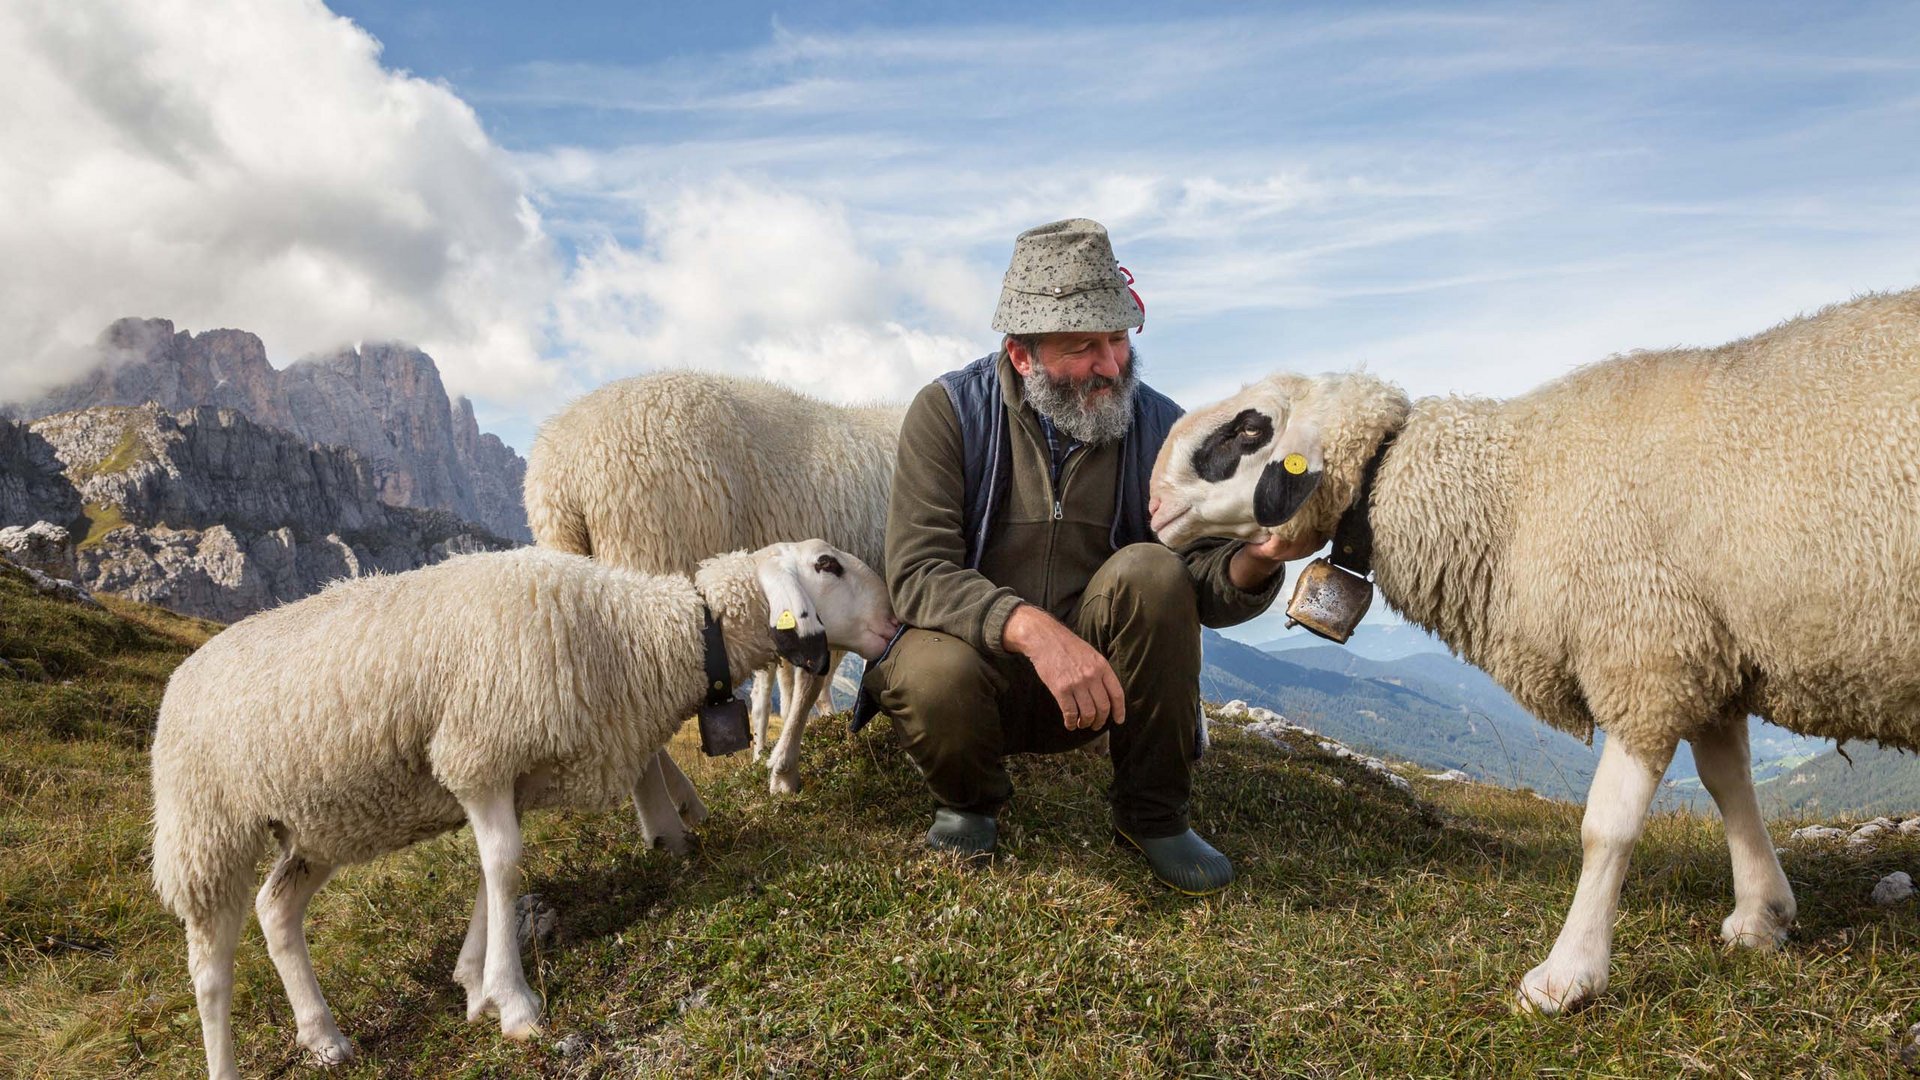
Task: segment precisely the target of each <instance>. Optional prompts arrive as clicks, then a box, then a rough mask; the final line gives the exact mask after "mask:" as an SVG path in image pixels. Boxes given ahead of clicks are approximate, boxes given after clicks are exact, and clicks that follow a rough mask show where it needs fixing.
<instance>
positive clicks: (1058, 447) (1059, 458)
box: [1040, 413, 1086, 483]
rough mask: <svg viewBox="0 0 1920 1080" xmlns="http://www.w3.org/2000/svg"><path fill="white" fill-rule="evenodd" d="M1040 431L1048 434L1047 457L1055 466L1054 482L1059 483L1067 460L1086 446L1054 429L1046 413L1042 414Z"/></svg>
mask: <svg viewBox="0 0 1920 1080" xmlns="http://www.w3.org/2000/svg"><path fill="white" fill-rule="evenodd" d="M1040 430H1041V431H1043V432H1045V433H1046V436H1047V457H1048V459H1049V460H1050V461H1051V463H1052V465H1053V479H1054V482H1055V483H1058V482H1059V480H1060V470H1061V468H1062V467H1064V466H1065V465H1066V463H1067V459H1068V458H1070V457H1072V456H1073V452H1074V451H1075V450H1078V449H1080V448H1081V447H1083V446H1085V445H1086V444H1085V443H1083V442H1081V441H1080V440H1079V439H1076V438H1074V437H1072V436H1071V435H1068V434H1066V433H1065V432H1062V431H1061V430H1060V429H1059V428H1056V427H1054V426H1053V421H1052V420H1050V419H1048V418H1047V415H1046V414H1045V413H1041V414H1040Z"/></svg>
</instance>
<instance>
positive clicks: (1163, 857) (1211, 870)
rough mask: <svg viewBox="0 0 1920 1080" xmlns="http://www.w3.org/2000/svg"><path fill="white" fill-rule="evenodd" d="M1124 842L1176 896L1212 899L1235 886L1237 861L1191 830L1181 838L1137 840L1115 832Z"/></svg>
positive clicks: (1182, 834) (1163, 837)
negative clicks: (1235, 862)
mask: <svg viewBox="0 0 1920 1080" xmlns="http://www.w3.org/2000/svg"><path fill="white" fill-rule="evenodd" d="M1114 832H1116V833H1118V834H1119V836H1120V839H1122V840H1125V841H1126V842H1127V843H1129V844H1132V845H1133V846H1134V847H1136V848H1139V849H1140V853H1141V854H1143V855H1145V856H1146V857H1147V865H1148V866H1151V867H1153V876H1154V877H1157V878H1159V879H1160V881H1161V882H1162V883H1163V884H1165V885H1167V886H1168V887H1169V888H1171V889H1173V890H1174V891H1176V892H1183V893H1186V894H1187V895H1188V896H1209V895H1212V894H1213V893H1217V892H1219V891H1220V890H1221V889H1224V888H1226V887H1227V886H1228V885H1231V884H1233V861H1232V860H1230V859H1228V858H1227V857H1226V856H1225V855H1222V854H1220V853H1219V852H1218V851H1215V850H1214V847H1213V845H1212V844H1209V843H1207V842H1206V841H1205V840H1202V839H1200V834H1199V833H1197V832H1194V831H1193V830H1192V829H1188V830H1187V831H1186V832H1183V833H1181V834H1180V835H1178V836H1161V837H1156V838H1153V839H1135V838H1133V837H1131V836H1128V835H1127V834H1126V833H1124V832H1121V831H1120V830H1119V829H1115V830H1114Z"/></svg>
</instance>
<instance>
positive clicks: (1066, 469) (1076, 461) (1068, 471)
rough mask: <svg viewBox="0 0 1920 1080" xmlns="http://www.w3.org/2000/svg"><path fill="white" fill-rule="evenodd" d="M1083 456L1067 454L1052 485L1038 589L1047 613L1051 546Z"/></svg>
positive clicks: (1050, 593) (1049, 608)
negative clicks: (1049, 520) (1042, 573)
mask: <svg viewBox="0 0 1920 1080" xmlns="http://www.w3.org/2000/svg"><path fill="white" fill-rule="evenodd" d="M1083 449H1084V448H1083ZM1085 456H1086V454H1085V453H1084V452H1080V451H1076V452H1075V453H1072V454H1069V455H1067V462H1066V464H1065V465H1064V466H1063V467H1062V468H1061V469H1060V482H1059V483H1058V484H1054V485H1053V491H1052V495H1053V523H1052V524H1050V525H1048V526H1047V563H1046V567H1047V569H1046V577H1045V579H1044V583H1043V584H1042V586H1041V590H1040V591H1041V596H1043V597H1044V598H1045V601H1046V606H1047V611H1048V613H1052V611H1053V603H1054V596H1053V548H1054V542H1055V541H1056V540H1057V539H1058V538H1059V536H1060V519H1061V518H1064V517H1065V516H1066V511H1065V509H1064V508H1065V504H1066V499H1067V484H1068V482H1069V481H1071V480H1072V479H1073V471H1074V470H1075V469H1077V468H1079V466H1080V459H1081V458H1083V457H1085ZM1048 472H1049V473H1051V472H1052V470H1048ZM1048 481H1049V483H1051V481H1052V477H1051V476H1049V477H1048Z"/></svg>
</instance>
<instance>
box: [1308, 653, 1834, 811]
mask: <svg viewBox="0 0 1920 1080" xmlns="http://www.w3.org/2000/svg"><path fill="white" fill-rule="evenodd" d="M1357 636H1358V635H1356V637H1357ZM1271 655H1273V656H1275V658H1276V659H1280V660H1285V661H1287V662H1290V663H1295V664H1301V665H1304V666H1307V667H1315V668H1320V669H1322V670H1327V671H1337V672H1340V673H1341V674H1345V675H1351V676H1354V677H1357V678H1367V679H1377V680H1380V681H1383V682H1389V683H1393V684H1395V685H1400V686H1406V687H1409V688H1413V689H1417V690H1420V691H1421V692H1422V693H1424V694H1426V695H1428V696H1430V697H1433V698H1435V699H1438V700H1443V701H1447V702H1449V703H1452V704H1455V705H1458V706H1460V707H1463V708H1466V709H1468V710H1471V711H1475V712H1480V713H1484V714H1486V715H1487V716H1488V717H1490V718H1498V719H1499V720H1501V721H1502V722H1504V723H1509V724H1511V725H1513V726H1514V727H1515V728H1519V729H1522V730H1524V727H1525V725H1527V724H1532V725H1534V726H1536V727H1541V728H1542V730H1545V728H1544V727H1543V726H1542V725H1540V724H1539V722H1538V721H1536V720H1535V719H1534V717H1533V714H1531V713H1529V712H1527V711H1526V709H1524V708H1522V707H1521V706H1520V703H1519V702H1517V701H1515V700H1513V696H1512V695H1510V694H1508V693H1507V691H1506V689H1505V688H1503V687H1502V686H1501V685H1500V684H1499V683H1497V682H1495V681H1494V680H1493V677H1492V676H1490V675H1488V674H1487V673H1486V672H1484V671H1481V670H1480V669H1479V668H1477V667H1474V666H1473V665H1471V664H1467V663H1463V662H1462V661H1460V660H1456V659H1454V658H1453V657H1452V656H1449V655H1447V654H1444V653H1435V652H1419V653H1414V654H1412V655H1408V656H1403V657H1400V658H1399V659H1395V660H1371V659H1368V658H1367V657H1364V656H1357V655H1355V654H1353V653H1351V652H1348V651H1347V650H1346V649H1345V648H1342V647H1341V646H1338V645H1334V644H1332V643H1330V642H1323V643H1322V644H1320V645H1318V646H1301V647H1298V648H1292V649H1287V650H1284V651H1282V652H1279V653H1274V654H1271ZM1747 725H1748V745H1749V747H1750V748H1751V751H1750V752H1751V755H1752V761H1753V774H1754V779H1755V780H1757V781H1765V780H1768V779H1770V778H1772V777H1775V776H1779V775H1781V774H1783V773H1785V772H1787V771H1788V770H1790V769H1793V768H1794V767H1796V766H1798V765H1801V764H1803V763H1805V762H1808V761H1811V760H1812V759H1814V758H1816V757H1818V756H1819V755H1820V754H1821V753H1822V752H1823V751H1825V750H1826V749H1827V748H1828V746H1829V745H1830V740H1826V739H1814V738H1809V737H1807V736H1804V735H1796V734H1794V733H1793V732H1791V731H1788V730H1786V729H1785V728H1781V727H1776V726H1775V725H1773V724H1769V723H1767V722H1766V721H1764V720H1762V719H1760V718H1759V717H1757V716H1754V717H1748V718H1747ZM1602 738H1604V736H1603V737H1602ZM1413 741H1414V743H1415V744H1417V743H1418V742H1419V741H1420V740H1419V739H1415V740H1413ZM1396 752H1397V751H1396ZM1402 756H1407V755H1402ZM1469 771H1471V770H1469ZM1666 785H1667V792H1668V794H1669V795H1670V796H1671V798H1672V799H1673V800H1674V801H1683V802H1687V803H1691V804H1694V805H1699V806H1708V805H1710V804H1711V800H1710V799H1709V798H1708V796H1707V794H1706V790H1705V789H1704V788H1703V787H1702V786H1701V784H1700V778H1699V773H1698V771H1697V770H1696V768H1695V766H1694V763H1693V753H1692V750H1691V748H1689V747H1688V746H1687V744H1686V743H1684V742H1683V743H1681V744H1680V746H1679V748H1678V749H1677V750H1676V751H1675V752H1674V755H1673V763H1672V764H1671V765H1669V766H1668V767H1667V776H1666Z"/></svg>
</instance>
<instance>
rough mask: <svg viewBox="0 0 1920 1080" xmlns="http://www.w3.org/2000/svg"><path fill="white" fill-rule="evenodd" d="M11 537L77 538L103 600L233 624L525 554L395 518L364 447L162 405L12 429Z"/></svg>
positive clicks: (4, 457) (5, 443) (443, 522)
mask: <svg viewBox="0 0 1920 1080" xmlns="http://www.w3.org/2000/svg"><path fill="white" fill-rule="evenodd" d="M0 464H5V465H6V470H5V477H6V484H5V486H4V487H0V510H4V511H5V513H4V514H0V526H9V525H27V524H31V523H33V522H35V521H46V522H51V523H52V524H53V525H57V526H61V527H63V528H64V529H66V530H67V532H68V534H69V537H70V538H71V541H72V542H73V546H74V550H73V552H72V563H73V565H75V566H76V567H77V569H78V573H77V577H76V580H78V581H79V583H80V584H82V585H84V586H86V587H87V588H89V589H94V590H101V591H105V592H109V593H115V594H118V595H121V596H124V597H126V598H128V599H132V600H137V601H142V602H145V603H152V604H158V605H161V606H164V607H167V608H170V609H172V610H174V611H178V612H182V613H185V614H189V615H197V616H200V617H203V618H209V619H217V620H220V621H223V622H230V621H232V620H235V619H239V618H242V617H244V616H246V615H249V614H252V613H253V612H255V611H259V610H261V609H262V608H266V607H271V606H273V605H275V604H280V603H284V602H286V601H289V600H295V599H298V598H300V597H302V596H306V595H308V594H309V593H312V592H315V591H317V590H318V589H319V588H320V587H321V586H323V585H324V584H325V583H326V582H328V581H331V580H334V579H336V578H341V577H355V576H359V575H361V574H367V573H373V572H389V573H391V572H398V571H403V570H410V569H413V568H415V567H419V566H425V565H427V564H429V563H433V562H438V561H440V560H442V559H445V558H447V557H448V556H450V555H455V554H459V553H462V552H468V551H483V550H494V549H501V548H506V547H510V546H511V544H510V543H509V542H508V541H507V540H505V539H502V538H501V537H498V536H495V535H493V534H492V533H490V532H488V531H487V530H485V529H483V528H481V527H479V526H477V525H472V524H469V523H467V522H464V521H462V520H460V519H459V518H458V517H456V516H455V515H453V514H452V513H449V512H447V511H445V510H422V509H417V508H414V507H402V506H393V505H390V504H389V503H387V502H386V501H384V500H383V499H382V498H381V497H380V492H379V490H378V487H377V485H376V482H375V474H374V470H373V469H372V468H370V467H369V465H368V463H367V462H366V461H365V460H364V459H363V458H361V457H360V456H359V455H358V454H356V453H355V452H354V451H352V450H349V449H345V448H343V447H337V446H323V445H315V444H311V443H308V442H307V441H305V440H303V439H300V438H297V437H296V436H293V435H290V434H288V433H287V432H285V431H281V430H278V429H276V428H270V427H263V426H261V425H259V424H257V423H254V422H253V421H252V420H249V419H248V418H247V417H246V416H245V415H243V414H241V413H239V412H236V411H234V410H231V409H215V408H210V407H205V406H203V407H200V408H196V409H189V410H185V411H183V412H180V413H170V412H168V411H167V410H165V409H163V408H161V407H160V406H158V405H154V404H146V405H141V406H138V407H134V408H126V407H111V406H109V407H99V408H90V409H82V410H78V411H74V412H63V413H57V414H55V415H53V416H49V417H46V418H44V419H41V420H39V421H36V422H33V423H31V424H19V423H15V422H13V421H6V420H0Z"/></svg>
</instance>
